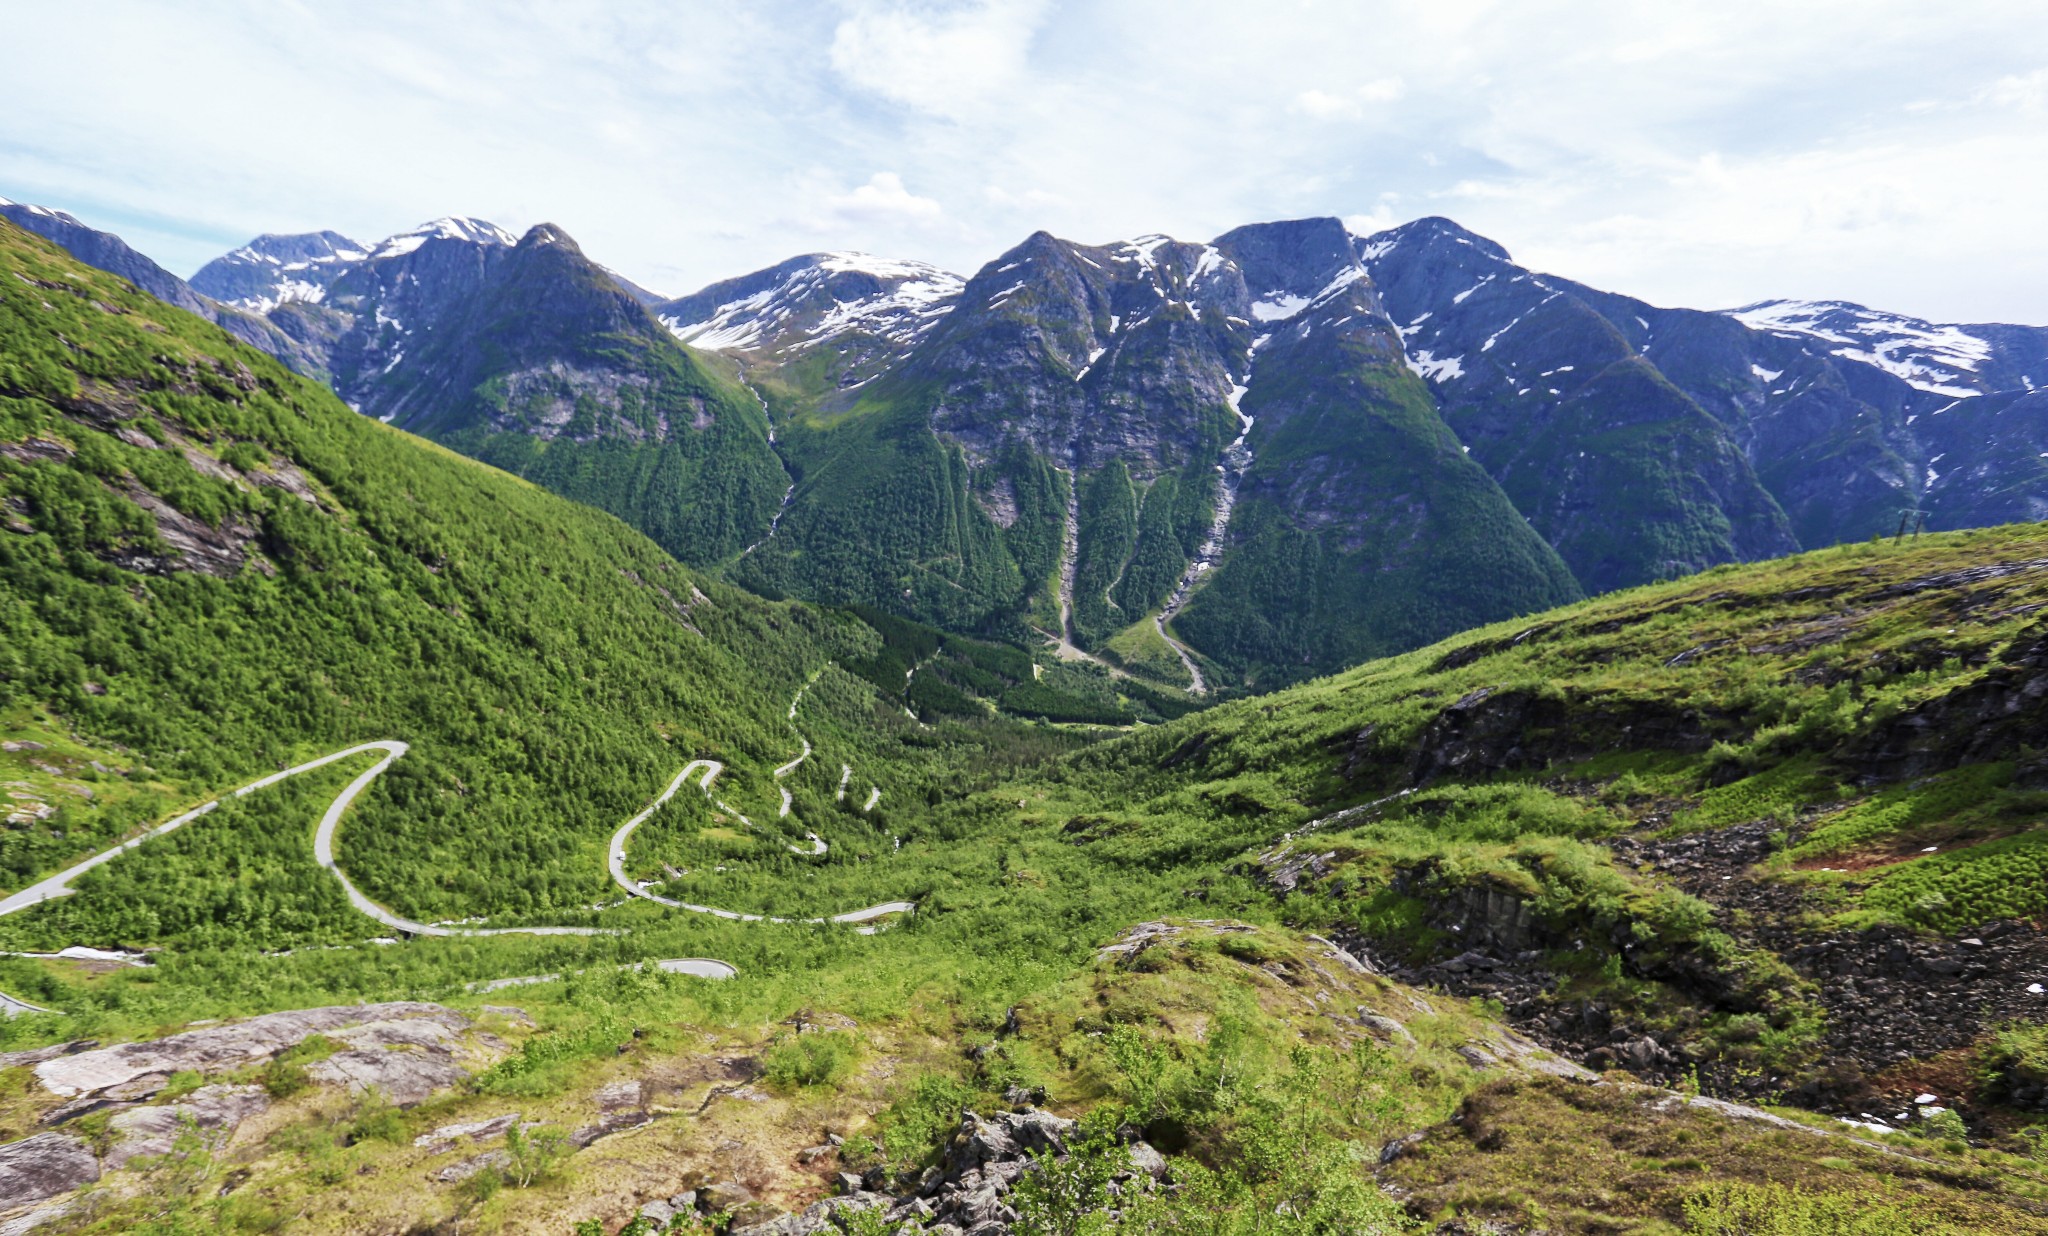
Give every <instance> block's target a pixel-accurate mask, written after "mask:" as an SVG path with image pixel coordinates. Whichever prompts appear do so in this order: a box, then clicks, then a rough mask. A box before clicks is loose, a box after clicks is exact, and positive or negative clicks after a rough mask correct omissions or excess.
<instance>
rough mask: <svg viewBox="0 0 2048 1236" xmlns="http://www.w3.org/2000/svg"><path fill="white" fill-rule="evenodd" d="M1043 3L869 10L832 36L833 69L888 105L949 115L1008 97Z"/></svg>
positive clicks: (990, 1) (1001, 0)
mask: <svg viewBox="0 0 2048 1236" xmlns="http://www.w3.org/2000/svg"><path fill="white" fill-rule="evenodd" d="M1045 11H1046V6H1045V4H1044V3H1043V0H980V2H979V3H974V4H968V5H964V6H961V7H957V8H952V9H941V10H937V11H929V10H926V9H923V8H920V7H912V6H910V5H906V4H903V3H889V2H886V0H885V2H884V3H880V4H875V5H872V6H868V7H864V8H863V9H862V10H861V11H860V12H857V13H855V14H853V15H852V16H850V17H848V18H846V19H845V20H844V21H842V22H840V23H839V25H838V28H837V29H835V30H834V31H833V32H832V50H831V57H832V67H833V68H834V69H835V70H837V71H838V72H839V73H840V74H841V75H842V76H843V77H845V78H846V79H847V81H849V82H851V83H852V84H853V85H855V86H857V87H859V88H861V89H862V90H866V91H870V92H872V93H874V94H878V95H880V96H882V97H883V98H885V99H889V100H892V101H894V102H897V103H903V104H907V105H908V106H910V107H914V108H918V109H920V110H922V111H927V112H932V113H936V114H938V115H942V116H949V115H954V114H957V113H959V112H960V111H962V110H963V109H964V108H966V107H967V106H969V105H971V104H974V103H978V102H980V101H982V100H984V99H987V98H990V97H992V96H995V95H999V94H1001V93H1002V92H1003V91H1005V90H1007V89H1009V88H1011V87H1012V86H1013V85H1014V84H1015V83H1016V81H1017V80H1018V78H1020V77H1021V76H1022V75H1023V72H1024V67H1025V61H1026V57H1027V55H1028V53H1029V51H1030V47H1031V38H1032V35H1033V33H1034V31H1035V30H1036V28H1037V26H1038V23H1039V22H1040V20H1042V18H1043V17H1044V15H1045Z"/></svg>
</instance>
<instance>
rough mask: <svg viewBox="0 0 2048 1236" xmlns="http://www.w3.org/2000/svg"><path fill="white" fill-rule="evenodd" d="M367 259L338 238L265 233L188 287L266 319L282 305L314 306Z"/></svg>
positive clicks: (362, 249)
mask: <svg viewBox="0 0 2048 1236" xmlns="http://www.w3.org/2000/svg"><path fill="white" fill-rule="evenodd" d="M369 255H370V246H368V245H365V244H363V243H362V242H360V241H355V240H350V239H349V238H348V237H346V236H343V235H342V234H341V233H339V232H306V233H301V234H297V235H277V234H274V233H265V234H264V235H262V236H258V237H257V238H256V239H254V240H252V241H250V242H249V243H248V244H246V245H244V246H242V247H241V248H239V249H236V250H234V251H233V252H231V253H226V254H223V255H222V256H220V257H217V258H215V259H213V260H212V261H211V262H208V263H207V264H206V265H204V266H202V267H200V268H199V271H198V273H197V274H195V275H193V276H192V287H193V288H194V289H195V290H197V291H199V292H203V293H205V294H206V295H208V296H211V297H213V298H214V299H215V300H218V301H221V302H223V303H226V304H230V305H233V306H235V307H236V308H238V309H246V310H248V311H249V312H251V313H269V312H270V311H271V310H272V309H275V308H277V307H278V306H279V305H281V304H284V303H285V302H287V301H307V302H311V303H314V304H318V303H319V302H320V301H321V300H322V299H323V298H325V297H326V295H327V288H328V285H329V284H331V283H332V282H333V281H334V280H335V278H337V277H338V276H340V275H341V274H342V273H343V272H344V271H346V270H347V269H348V268H349V267H350V266H351V265H353V264H354V263H356V262H360V261H362V260H363V259H364V258H366V257H368V256H369Z"/></svg>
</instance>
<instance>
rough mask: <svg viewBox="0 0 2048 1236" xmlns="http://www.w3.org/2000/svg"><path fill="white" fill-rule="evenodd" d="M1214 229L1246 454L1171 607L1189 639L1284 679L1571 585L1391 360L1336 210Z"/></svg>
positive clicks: (1560, 592) (1565, 592)
mask: <svg viewBox="0 0 2048 1236" xmlns="http://www.w3.org/2000/svg"><path fill="white" fill-rule="evenodd" d="M1217 245H1218V248H1219V249H1221V250H1222V251H1223V252H1224V253H1225V254H1227V255H1229V257H1230V258H1231V259H1232V260H1233V261H1234V262H1236V263H1237V264H1239V265H1240V267H1241V268H1242V269H1243V271H1244V272H1245V278H1246V280H1247V283H1248V285H1249V287H1250V289H1251V294H1250V305H1249V312H1250V314H1251V315H1252V318H1253V320H1254V322H1255V323H1256V325H1255V326H1253V328H1252V330H1253V331H1254V332H1256V333H1254V335H1253V338H1252V343H1251V348H1250V351H1249V353H1248V355H1247V358H1246V368H1247V373H1246V375H1245V377H1244V378H1243V379H1242V387H1241V390H1240V392H1239V393H1238V398H1237V399H1236V400H1235V404H1234V406H1235V408H1236V410H1237V411H1239V412H1240V413H1241V415H1243V416H1244V417H1245V418H1246V429H1247V436H1246V442H1245V446H1246V450H1247V453H1248V455H1249V465H1248V467H1247V468H1246V470H1245V472H1244V476H1243V481H1242V484H1241V486H1240V489H1239V492H1238V494H1237V498H1238V501H1237V504H1236V506H1235V509H1234V510H1233V511H1232V512H1231V514H1230V526H1229V529H1228V543H1229V549H1228V552H1227V554H1226V556H1225V557H1224V558H1223V560H1222V561H1221V562H1220V563H1219V564H1218V566H1217V568H1216V570H1215V573H1214V577H1213V578H1212V579H1209V580H1208V581H1207V582H1206V583H1205V584H1204V585H1203V587H1202V588H1201V589H1200V590H1199V591H1196V592H1194V593H1193V598H1192V600H1191V601H1190V602H1189V604H1188V607H1187V612H1186V613H1185V615H1184V616H1183V617H1182V618H1181V619H1180V622H1179V629H1180V630H1181V631H1182V632H1183V633H1185V634H1186V635H1187V637H1188V639H1189V640H1190V642H1191V643H1193V644H1194V645H1195V646H1196V647H1198V648H1201V649H1202V650H1203V651H1204V652H1207V653H1209V654H1210V655H1211V656H1213V657H1217V658H1218V659H1220V660H1222V661H1224V662H1225V664H1227V665H1230V666H1231V667H1232V668H1235V669H1238V670H1240V671H1241V672H1244V673H1246V674H1248V675H1251V676H1254V677H1265V676H1279V677H1287V676H1292V675H1293V674H1295V673H1298V672H1299V670H1298V669H1297V668H1296V667H1297V666H1313V665H1335V664H1342V663H1346V662H1350V661H1356V660H1360V659H1362V658H1364V657H1368V656H1373V655H1378V654H1381V653H1385V652H1391V651H1395V650H1398V649H1400V648H1404V647H1411V646H1413V645H1415V644H1419V643H1424V642H1427V641H1428V640H1430V639H1433V638H1437V637H1438V636H1439V635H1441V634H1446V633H1448V632H1450V631H1453V630H1457V629H1459V628H1461V627H1464V626H1469V625H1472V624H1473V623H1475V622H1483V621H1487V620H1489V619H1491V618H1493V617H1499V616H1503V615H1505V614H1509V613H1516V612H1526V611H1528V610H1532V609H1539V608H1544V607H1546V606H1549V605H1553V604H1557V603H1559V602H1560V601H1562V600H1566V599H1570V598H1573V597H1576V596H1577V595H1578V587H1577V585H1576V583H1575V582H1574V581H1573V579H1572V576H1571V573H1570V572H1569V571H1568V570H1566V568H1565V566H1564V564H1563V563H1562V562H1561V561H1559V559H1558V557H1557V555H1556V554H1555V553H1553V552H1551V550H1550V548H1549V547H1548V546H1546V545H1545V544H1544V543H1543V542H1542V540H1541V539H1539V538H1538V537H1537V536H1536V535H1535V534H1534V533H1533V532H1532V531H1531V530H1530V528H1529V526H1528V525H1527V524H1526V523H1525V522H1524V521H1523V520H1522V519H1521V518H1520V517H1519V516H1518V515H1517V514H1516V512H1515V510H1514V507H1513V506H1512V505H1511V504H1510V503H1509V501H1508V498H1507V495H1505V494H1504V493H1503V492H1502V491H1501V489H1500V487H1499V486H1498V485H1496V484H1495V483H1494V482H1493V480H1492V479H1491V478H1489V477H1488V476H1487V475H1486V473H1485V472H1484V471H1483V470H1482V469H1481V468H1480V467H1479V466H1478V465H1477V464H1475V463H1474V462H1473V461H1472V460H1471V459H1470V458H1468V457H1467V455H1466V454H1465V452H1464V449H1463V446H1462V445H1461V443H1460V442H1459V441H1458V439H1457V437H1456V436H1455V435H1454V434H1453V433H1452V432H1451V430H1450V429H1449V428H1448V427H1447V426H1446V425H1445V424H1444V422H1443V421H1442V419H1441V418H1440V417H1439V416H1438V415H1437V412H1436V408H1435V406H1434V402H1433V401H1432V399H1431V397H1430V394H1429V391H1428V390H1427V388H1426V387H1425V386H1424V384H1423V383H1422V382H1421V381H1420V380H1419V379H1418V378H1417V377H1416V376H1415V375H1414V374H1413V373H1411V372H1410V371H1409V369H1408V368H1407V366H1406V365H1405V364H1404V363H1403V356H1402V351H1401V343H1400V338H1399V335H1398V334H1397V333H1396V331H1395V329H1394V327H1393V323H1392V322H1390V321H1389V320H1388V319H1387V317H1386V314H1385V313H1384V312H1383V310H1382V308H1381V305H1380V300H1379V296H1378V294H1377V292H1376V290H1375V289H1374V286H1373V284H1372V282H1371V280H1370V279H1369V278H1367V277H1366V274H1365V271H1364V268H1363V267H1362V266H1361V265H1360V264H1359V262H1358V260H1357V259H1356V257H1355V256H1354V255H1353V254H1352V253H1351V252H1350V249H1349V245H1348V237H1347V236H1346V235H1345V233H1344V232H1343V230H1342V228H1341V227H1340V226H1338V225H1337V224H1336V221H1335V220H1309V221H1303V222H1301V223H1294V224H1277V225H1261V226H1255V227H1250V228H1241V229H1239V230H1237V231H1235V232H1231V233H1229V234H1227V235H1225V236H1223V237H1221V238H1219V239H1218V241H1217ZM1482 614H1483V615H1485V617H1481V616H1480V615H1482Z"/></svg>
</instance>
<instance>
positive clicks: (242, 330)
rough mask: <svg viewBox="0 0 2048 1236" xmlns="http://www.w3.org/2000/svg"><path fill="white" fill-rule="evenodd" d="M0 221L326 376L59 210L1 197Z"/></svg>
mask: <svg viewBox="0 0 2048 1236" xmlns="http://www.w3.org/2000/svg"><path fill="white" fill-rule="evenodd" d="M0 218H5V219H8V220H10V221H12V222H13V223H14V224H15V225H16V226H17V227H21V228H25V229H27V230H28V231H31V232H34V233H35V234H36V235H38V236H41V237H43V238H45V239H46V240H51V241H54V242H56V243H57V244H58V245H59V246H61V247H62V248H63V249H65V250H66V251H67V252H69V253H70V254H71V255H72V256H73V257H75V258H77V259H78V260H79V261H81V262H84V263H85V264H86V265H88V266H95V267H98V268H99V269H101V270H104V271H110V272H112V273H113V274H116V275H119V276H121V277H122V278H123V279H126V280H128V281H129V282H130V283H133V284H134V285H135V286H136V287H139V288H141V289H142V290H143V291H145V292H147V293H149V294H150V295H151V296H154V297H156V298H157V299H158V300H160V301H163V302H164V303H165V304H167V305H176V306H177V307H178V308H180V309H183V310H185V311H186V312H188V313H196V314H198V315H199V316H200V317H203V318H206V319H208V320H209V321H212V322H214V323H216V324H218V325H219V326H221V327H222V328H223V329H225V330H226V331H227V332H228V333H229V334H231V335H233V336H234V337H235V338H237V339H240V340H241V341H242V342H244V343H247V344H250V345H252V346H254V347H258V348H261V349H263V350H264V351H265V352H268V353H270V354H271V355H272V356H275V357H277V358H278V359H280V360H282V361H284V362H285V363H286V364H288V365H290V366H291V367H292V368H294V369H296V370H298V371H299V372H300V373H304V374H308V375H311V376H314V377H324V376H326V370H325V368H324V366H323V365H322V363H321V358H320V356H319V355H318V354H317V351H314V350H309V349H307V348H306V347H304V346H303V345H302V344H301V343H300V342H299V341H298V340H297V339H295V338H293V337H292V336H291V335H290V334H289V333H287V332H285V331H283V330H280V329H278V328H277V327H276V326H274V325H272V324H271V323H270V322H267V321H265V320H264V319H263V318H262V317H260V316H258V315H256V314H251V313H244V312H242V311H241V310H239V309H237V308H234V307H232V306H229V305H224V304H220V303H218V302H216V301H214V300H212V299H211V298H209V297H206V296H203V295H201V294H200V293H198V292H197V291H195V290H194V289H193V288H192V287H191V285H189V284H187V283H186V282H185V281H184V280H183V279H180V278H178V277H177V276H176V275H174V274H172V273H171V272H170V271H167V270H165V269H164V268H163V267H161V266H159V265H157V264H156V263H155V262H153V261H151V260H150V259H149V258H148V257H145V256H144V255H143V254H141V253H138V252H136V251H135V250H134V249H131V248H129V247H128V243H127V242H126V241H124V240H122V239H121V238H120V237H119V236H116V235H114V234H113V233H112V232H102V231H99V230H97V229H95V228H90V227H87V226H86V225H85V224H83V223H80V222H79V221H78V220H77V219H75V218H73V217H72V216H70V215H68V214H65V213H64V212H63V211H61V210H51V209H49V208H48V207H46V206H28V205H23V204H21V203H19V202H10V201H8V200H7V199H5V198H0Z"/></svg>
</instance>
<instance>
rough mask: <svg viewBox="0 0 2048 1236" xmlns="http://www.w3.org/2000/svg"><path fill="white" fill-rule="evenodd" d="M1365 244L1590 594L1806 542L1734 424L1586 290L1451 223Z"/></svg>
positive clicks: (1473, 441)
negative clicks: (1531, 267) (1677, 379)
mask: <svg viewBox="0 0 2048 1236" xmlns="http://www.w3.org/2000/svg"><path fill="white" fill-rule="evenodd" d="M1360 253H1361V255H1362V257H1363V258H1364V260H1365V261H1366V263H1367V265H1368V268H1369V269H1370V270H1371V271H1372V272H1373V277H1374V281H1375V282H1376V283H1377V284H1378V285H1379V286H1380V288H1381V293H1382V295H1383V296H1384V297H1385V298H1386V302H1387V308H1388V311H1389V313H1390V314H1391V315H1392V317H1393V319H1394V320H1395V321H1396V322H1397V323H1400V324H1401V332H1402V337H1403V340H1404V342H1405V345H1406V349H1407V357H1408V363H1409V365H1410V367H1411V368H1413V369H1414V370H1415V371H1416V372H1417V373H1418V374H1420V375H1422V376H1423V377H1424V378H1425V379H1427V380H1428V381H1429V383H1430V385H1431V387H1432V389H1433V390H1434V391H1435V392H1436V394H1437V396H1438V398H1439V399H1440V400H1441V401H1442V402H1443V405H1444V416H1445V419H1446V420H1447V421H1448V422H1449V423H1450V425H1451V427H1452V428H1453V429H1455V430H1456V431H1457V432H1458V434H1459V436H1460V437H1461V438H1462V439H1463V440H1464V441H1465V443H1466V444H1467V445H1469V446H1470V447H1471V448H1472V455H1473V458H1474V459H1475V460H1477V461H1478V462H1479V463H1480V464H1482V465H1483V466H1484V467H1485V468H1486V470H1487V471H1488V472H1489V473H1490V474H1492V476H1493V477H1494V478H1495V479H1496V480H1498V481H1499V482H1500V483H1501V485H1502V487H1503V488H1505V489H1506V490H1507V492H1508V494H1509V496H1510V497H1511V498H1512V499H1513V500H1514V502H1515V505H1516V507H1517V508H1518V509H1519V510H1520V511H1521V512H1522V513H1523V514H1524V515H1526V516H1528V518H1529V520H1530V522H1531V523H1532V524H1533V525H1534V526H1535V528H1536V529H1537V531H1538V532H1540V533H1541V534H1542V535H1543V537H1544V539H1545V540H1547V541H1549V542H1550V543H1551V544H1552V545H1554V546H1556V547H1557V550H1558V552H1559V554H1561V555H1562V556H1563V558H1564V560H1565V561H1566V562H1567V563H1568V564H1570V566H1571V568H1572V571H1573V573H1574V574H1575V575H1576V576H1577V578H1578V579H1579V581H1580V582H1581V583H1582V584H1584V585H1585V586H1586V587H1587V588H1588V589H1592V590H1596V591H1599V590H1605V589H1609V588H1616V587H1622V586H1625V585H1628V584H1634V583H1641V582H1643V581H1645V580H1649V579H1655V578H1660V577H1664V576H1670V575H1675V574H1683V573H1686V572H1689V571H1696V570H1699V569H1701V568H1703V567H1706V566H1710V565H1713V564H1714V563H1717V562H1730V561H1737V560H1744V559H1754V558H1763V557H1770V556H1773V555H1776V554H1782V553H1789V552H1791V551H1792V550H1794V549H1796V548H1797V547H1798V546H1797V542H1796V540H1795V539H1794V537H1793V535H1792V530H1791V526H1790V523H1789V521H1787V519H1786V518H1785V515H1784V512H1783V511H1782V509H1780V507H1779V506H1778V503H1777V502H1776V500H1775V499H1774V498H1773V497H1772V496H1771V495H1770V493H1769V492H1768V491H1767V490H1766V489H1765V488H1764V487H1763V485H1762V484H1761V483H1760V482H1759V481H1758V479H1757V477H1756V475H1755V472H1754V470H1753V469H1752V468H1751V467H1750V464H1749V461H1748V459H1747V458H1746V457H1745V456H1744V455H1743V453H1742V451H1741V449H1740V448H1739V447H1738V446H1737V445H1736V443H1735V441H1734V439H1733V437H1732V435H1731V434H1730V432H1729V430H1728V428H1727V427H1726V426H1724V425H1723V424H1722V423H1720V422H1719V421H1717V420H1715V419H1714V418H1713V417H1712V416H1710V415H1708V414H1707V413H1706V411H1705V410H1704V409H1702V408H1701V407H1700V406H1699V404H1698V403H1697V402H1695V401H1694V400H1693V399H1692V398H1691V397H1690V396H1688V395H1687V394H1686V393H1685V392H1684V391H1682V390H1680V389H1679V388H1678V387H1676V386H1675V385H1673V384H1672V383H1671V382H1670V381H1669V380H1668V379H1666V378H1665V377H1664V375H1663V374H1661V373H1660V372H1659V371H1658V370H1657V369H1656V367H1655V366H1654V365H1652V364H1650V363H1649V362H1647V361H1646V360H1645V359H1644V358H1643V357H1642V356H1641V355H1640V354H1639V353H1638V352H1637V350H1636V348H1635V347H1633V346H1632V345H1631V343H1630V341H1629V340H1628V339H1627V338H1626V337H1625V336H1624V335H1623V334H1622V333H1621V332H1620V331H1619V330H1617V329H1615V328H1614V326H1613V325H1612V324H1611V323H1610V322H1609V321H1608V320H1607V318H1606V317H1604V316H1602V314H1601V313H1600V312H1599V311H1597V310H1596V309H1595V308H1594V307H1593V306H1592V305H1590V304H1588V303H1587V302H1586V300H1585V299H1584V298H1583V297H1581V296H1580V295H1578V291H1577V289H1576V288H1575V287H1573V286H1572V285H1569V284H1566V283H1564V282H1563V281H1554V280H1551V279H1548V278H1546V277H1544V276H1542V275H1537V274H1534V273H1532V272H1529V271H1527V270H1524V269H1522V268H1521V267H1518V266H1516V265H1514V264H1513V263H1512V262H1511V261H1509V260H1508V258H1507V255H1506V253H1505V251H1504V250H1502V249H1501V248H1500V247H1499V246H1498V245H1495V244H1493V243H1492V242H1489V241H1484V240H1483V239H1481V238H1479V237H1475V236H1472V235H1471V234H1470V233H1467V232H1465V231H1464V230H1463V229H1462V228H1459V227H1458V226H1457V225H1456V224H1453V223H1451V222H1450V221H1448V220H1443V219H1424V220H1420V221H1418V222H1416V223H1412V224H1408V225H1406V226H1404V227H1400V228H1395V229H1393V230H1392V231H1389V232H1384V233H1381V234H1379V235H1377V236H1374V237H1372V238H1370V239H1368V240H1366V241H1363V242H1361V245H1360Z"/></svg>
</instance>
